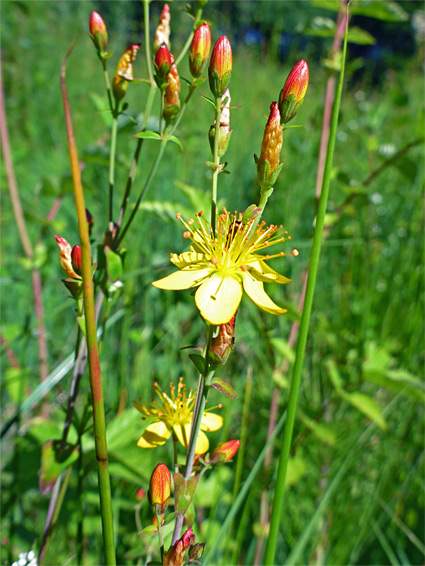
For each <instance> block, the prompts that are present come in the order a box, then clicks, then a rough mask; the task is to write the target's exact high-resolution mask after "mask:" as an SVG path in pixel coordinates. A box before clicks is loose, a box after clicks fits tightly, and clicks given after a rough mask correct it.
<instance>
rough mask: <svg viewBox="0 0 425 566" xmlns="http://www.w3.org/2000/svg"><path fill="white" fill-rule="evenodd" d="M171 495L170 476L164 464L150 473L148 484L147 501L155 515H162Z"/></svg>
mask: <svg viewBox="0 0 425 566" xmlns="http://www.w3.org/2000/svg"><path fill="white" fill-rule="evenodd" d="M170 493H171V474H170V472H169V470H168V468H167V466H166V465H165V464H158V465H157V467H156V468H155V469H154V471H153V472H152V476H151V481H150V484H149V500H150V502H151V504H152V505H153V506H154V507H155V514H157V515H162V514H163V513H164V512H165V510H166V509H167V507H168V501H169V499H170Z"/></svg>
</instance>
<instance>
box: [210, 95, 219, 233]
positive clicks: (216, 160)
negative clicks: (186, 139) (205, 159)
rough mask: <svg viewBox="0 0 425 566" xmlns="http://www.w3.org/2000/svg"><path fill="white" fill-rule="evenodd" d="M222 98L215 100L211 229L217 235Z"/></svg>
mask: <svg viewBox="0 0 425 566" xmlns="http://www.w3.org/2000/svg"><path fill="white" fill-rule="evenodd" d="M220 119H221V98H216V99H215V136H214V154H213V159H214V169H213V173H212V182H211V228H212V231H213V234H214V235H215V217H216V212H217V182H218V173H219V171H218V168H219V165H220V157H219V156H218V142H219V139H220Z"/></svg>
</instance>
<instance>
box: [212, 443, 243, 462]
mask: <svg viewBox="0 0 425 566" xmlns="http://www.w3.org/2000/svg"><path fill="white" fill-rule="evenodd" d="M239 446H240V441H239V440H229V441H228V442H221V443H220V444H219V445H218V446H216V447H215V448H214V450H213V451H212V454H211V456H210V464H213V465H215V466H218V464H223V463H224V462H229V460H231V459H232V458H233V457H234V455H235V454H236V452H237V451H238V450H239Z"/></svg>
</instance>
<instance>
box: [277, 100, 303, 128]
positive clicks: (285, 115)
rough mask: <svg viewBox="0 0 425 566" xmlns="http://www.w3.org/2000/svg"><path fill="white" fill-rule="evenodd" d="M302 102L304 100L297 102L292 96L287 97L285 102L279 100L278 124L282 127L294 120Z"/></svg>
mask: <svg viewBox="0 0 425 566" xmlns="http://www.w3.org/2000/svg"><path fill="white" fill-rule="evenodd" d="M303 101H304V98H303V99H302V100H300V101H299V102H297V101H296V98H295V96H294V95H293V94H289V95H287V96H286V98H285V100H282V101H281V100H279V111H280V123H281V124H282V125H284V124H287V123H288V122H289V121H290V120H292V118H294V116H295V114H296V113H297V112H298V110H299V108H300V106H301V104H302V103H303Z"/></svg>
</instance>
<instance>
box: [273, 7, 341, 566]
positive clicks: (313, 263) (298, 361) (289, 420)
mask: <svg viewBox="0 0 425 566" xmlns="http://www.w3.org/2000/svg"><path fill="white" fill-rule="evenodd" d="M347 32H348V9H347V14H346V27H345V37H344V46H343V53H342V63H341V71H340V75H339V80H338V87H337V93H336V96H335V102H334V106H333V109H332V120H331V127H330V135H329V142H328V149H327V155H326V165H325V172H324V176H323V184H322V192H321V195H320V199H319V204H318V209H317V217H316V226H315V230H314V236H313V245H312V250H311V255H310V269H309V274H308V279H307V287H306V295H305V303H304V309H303V312H302V316H301V323H300V330H299V336H298V342H297V348H296V357H295V363H294V368H293V373H292V380H291V387H290V391H289V400H288V407H287V417H286V422H285V428H284V431H283V438H282V447H281V453H280V458H279V467H278V471H277V479H276V486H275V492H274V501H273V510H272V515H271V522H270V531H269V536H268V540H267V546H266V551H265V557H264V564H266V565H267V566H270V565H272V564H274V563H275V554H276V545H277V535H278V531H279V524H280V520H281V516H282V508H283V499H284V491H285V480H286V470H287V466H288V460H289V452H290V448H291V443H292V433H293V428H294V421H295V414H296V408H297V400H298V392H299V388H300V384H301V371H302V366H303V361H304V354H305V348H306V343H307V336H308V327H309V322H310V315H311V308H312V304H313V296H314V288H315V283H316V276H317V270H318V266H319V258H320V250H321V244H322V235H323V229H324V224H325V214H326V208H327V203H328V196H329V186H330V179H331V171H332V161H333V154H334V149H335V140H336V132H337V126H338V117H339V108H340V104H341V96H342V86H343V81H344V71H345V59H346V54H347Z"/></svg>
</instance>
